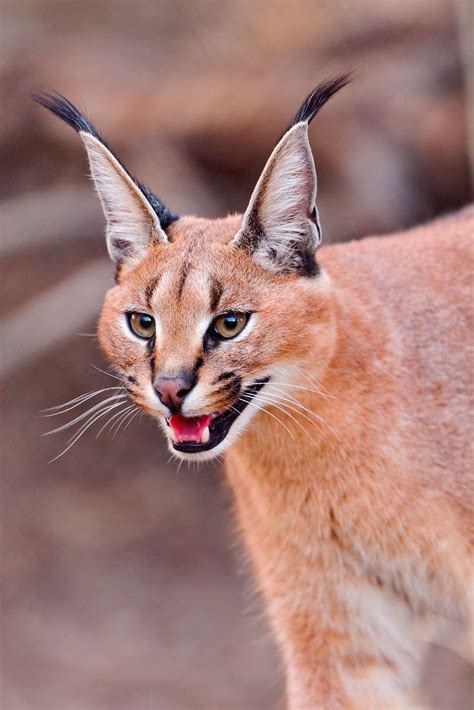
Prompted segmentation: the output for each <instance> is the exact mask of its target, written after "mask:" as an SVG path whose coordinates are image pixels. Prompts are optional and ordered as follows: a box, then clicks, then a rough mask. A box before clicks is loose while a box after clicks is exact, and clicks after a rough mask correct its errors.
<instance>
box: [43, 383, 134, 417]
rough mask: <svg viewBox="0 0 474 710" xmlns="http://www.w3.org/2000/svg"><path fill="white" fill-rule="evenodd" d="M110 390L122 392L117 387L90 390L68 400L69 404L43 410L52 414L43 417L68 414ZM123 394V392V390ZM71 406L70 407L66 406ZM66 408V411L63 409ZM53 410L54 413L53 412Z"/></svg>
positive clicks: (121, 388)
mask: <svg viewBox="0 0 474 710" xmlns="http://www.w3.org/2000/svg"><path fill="white" fill-rule="evenodd" d="M110 390H124V388H123V387H120V386H117V387H104V388H102V389H100V390H91V391H90V392H85V394H81V395H79V397H75V398H74V399H71V400H69V402H64V403H63V404H57V405H56V406H54V407H48V408H47V409H43V412H52V414H45V415H44V416H45V417H56V416H58V415H60V414H65V413H66V412H70V411H71V409H75V408H76V407H79V406H80V405H81V404H83V403H84V402H87V401H88V400H89V399H92V397H97V395H99V394H102V393H103V392H108V391H110ZM124 392H125V390H124ZM68 405H71V406H68ZM64 407H66V409H64ZM53 410H54V411H53Z"/></svg>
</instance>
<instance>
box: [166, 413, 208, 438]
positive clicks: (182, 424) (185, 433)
mask: <svg viewBox="0 0 474 710" xmlns="http://www.w3.org/2000/svg"><path fill="white" fill-rule="evenodd" d="M211 418H212V417H211V416H210V415H209V414H204V415H203V416H202V417H182V416H181V414H173V416H172V417H170V420H169V422H170V427H171V428H172V429H173V434H174V438H175V439H176V441H198V442H199V441H201V434H202V432H203V431H204V429H205V428H206V427H207V426H209V423H210V421H211Z"/></svg>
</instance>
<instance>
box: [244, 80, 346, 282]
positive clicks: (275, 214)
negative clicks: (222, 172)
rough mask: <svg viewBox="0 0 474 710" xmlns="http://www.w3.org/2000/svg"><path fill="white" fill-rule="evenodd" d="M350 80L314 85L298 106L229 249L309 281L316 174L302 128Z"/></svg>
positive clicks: (314, 268) (315, 240)
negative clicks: (306, 277) (237, 250)
mask: <svg viewBox="0 0 474 710" xmlns="http://www.w3.org/2000/svg"><path fill="white" fill-rule="evenodd" d="M349 81H350V76H349V75H348V74H343V75H340V76H338V77H336V78H335V79H331V80H328V81H326V82H324V83H323V84H321V85H319V86H318V87H317V88H316V89H314V91H312V92H311V94H309V96H308V97H307V98H306V99H305V101H304V102H303V104H302V106H301V108H300V109H299V111H298V113H297V114H296V116H295V118H294V120H293V122H292V125H291V126H290V128H289V129H288V130H287V132H286V133H285V134H284V135H283V138H282V139H281V140H280V142H279V143H278V144H277V146H276V147H275V149H274V150H273V152H272V154H271V156H270V158H269V159H268V161H267V164H266V165H265V168H264V169H263V172H262V174H261V176H260V179H259V181H258V182H257V185H256V187H255V189H254V191H253V193H252V197H251V198H250V203H249V206H248V208H247V210H246V212H245V214H244V217H243V220H242V227H241V229H240V230H239V232H238V233H237V235H236V236H235V238H234V240H233V241H232V245H233V246H234V247H236V248H239V249H245V250H246V251H247V252H248V253H249V254H251V255H252V257H253V259H254V260H255V261H256V262H257V263H258V264H260V265H261V266H263V267H264V268H266V269H269V270H271V271H274V272H276V273H284V274H286V273H297V274H299V275H302V276H314V275H316V274H317V273H318V271H319V269H318V265H317V262H316V258H315V252H316V249H317V248H318V246H319V244H320V243H321V226H320V223H319V216H318V210H317V207H316V191H317V180H316V169H315V166H314V160H313V154H312V152H311V147H310V145H309V140H308V125H309V123H310V122H311V120H312V119H313V118H314V116H315V115H316V113H317V112H318V111H319V109H320V108H321V107H322V106H323V105H324V104H325V103H326V101H327V100H328V99H329V98H330V97H331V96H332V95H333V94H335V93H336V91H339V89H341V88H342V87H343V86H345V85H346V84H347V83H348V82H349Z"/></svg>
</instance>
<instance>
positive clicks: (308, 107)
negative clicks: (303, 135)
mask: <svg viewBox="0 0 474 710" xmlns="http://www.w3.org/2000/svg"><path fill="white" fill-rule="evenodd" d="M353 76H354V73H353V72H344V73H343V74H338V75H337V76H335V77H333V78H332V79H326V81H323V82H322V83H321V84H319V85H318V86H317V87H316V88H315V89H313V91H312V92H311V93H310V94H309V95H308V96H307V97H306V98H305V100H304V101H303V103H302V104H301V106H300V108H299V109H298V113H297V114H296V116H295V117H294V119H293V121H292V122H291V124H290V125H289V126H288V130H289V129H290V128H292V126H296V124H297V123H311V121H312V120H313V118H314V117H315V116H316V114H317V113H318V111H319V110H320V109H321V108H322V107H323V106H324V104H325V103H326V102H327V101H329V99H330V98H331V96H334V94H335V93H336V92H338V91H339V90H340V89H342V88H343V87H344V86H347V84H349V82H350V81H352V79H353Z"/></svg>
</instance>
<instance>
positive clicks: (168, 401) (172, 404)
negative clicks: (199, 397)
mask: <svg viewBox="0 0 474 710" xmlns="http://www.w3.org/2000/svg"><path fill="white" fill-rule="evenodd" d="M195 384H196V378H195V376H194V375H191V374H189V375H188V374H187V373H181V374H180V375H176V376H174V377H166V376H164V375H157V376H156V377H155V380H154V382H153V387H154V388H155V392H156V394H157V395H158V397H159V399H160V402H162V404H164V405H165V406H166V407H168V408H169V409H170V410H171V412H172V413H173V414H176V413H177V412H179V410H180V409H181V405H182V404H183V400H184V398H185V397H186V395H187V394H189V392H191V390H192V388H193V387H194V385H195Z"/></svg>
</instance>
